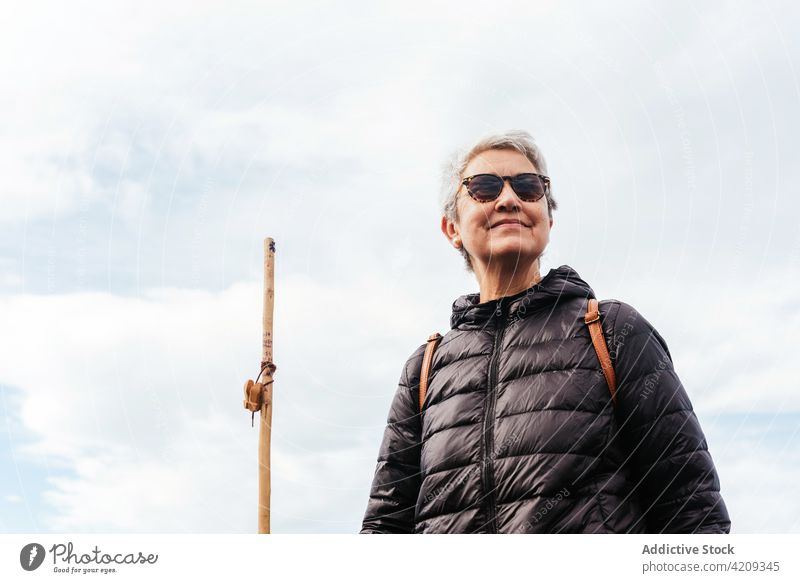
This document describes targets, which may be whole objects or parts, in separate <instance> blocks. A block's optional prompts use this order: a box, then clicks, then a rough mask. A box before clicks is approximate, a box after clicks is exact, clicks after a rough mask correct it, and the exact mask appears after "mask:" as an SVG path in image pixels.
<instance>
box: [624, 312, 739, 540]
mask: <svg viewBox="0 0 800 583" xmlns="http://www.w3.org/2000/svg"><path fill="white" fill-rule="evenodd" d="M617 306H618V309H617V310H616V316H615V317H614V324H613V330H614V332H613V339H612V342H611V345H610V346H609V349H610V350H611V351H612V358H613V359H614V368H615V372H616V378H617V387H618V389H617V390H618V393H617V399H618V403H617V416H618V419H619V422H620V425H621V434H622V439H623V442H624V443H625V444H626V448H627V450H628V452H629V453H630V455H631V458H630V464H631V468H632V470H633V476H632V477H633V480H634V484H636V485H637V486H636V488H637V489H638V496H639V500H640V502H641V504H642V509H643V511H644V512H645V522H646V526H647V530H648V532H656V533H661V532H663V533H728V532H730V527H731V523H730V518H729V516H728V511H727V508H726V506H725V502H724V501H723V499H722V496H721V494H720V481H719V476H718V475H717V471H716V469H715V467H714V462H713V460H712V459H711V454H710V453H709V451H708V445H707V443H706V439H705V435H704V434H703V430H702V429H701V428H700V423H699V422H698V419H697V416H696V415H695V413H694V411H693V409H692V403H691V401H690V400H689V397H688V395H687V394H686V390H685V389H684V387H683V385H682V384H681V381H680V379H679V378H678V375H677V374H676V373H675V370H674V368H673V363H672V357H671V356H670V353H669V349H668V348H667V344H666V342H665V341H664V339H663V338H662V337H661V335H660V334H659V333H658V331H656V330H655V328H653V326H652V325H651V324H650V323H649V322H648V321H647V320H646V319H645V318H644V317H643V316H642V315H641V314H640V313H638V312H637V311H636V310H635V309H634V308H633V307H632V306H630V305H628V304H626V303H624V302H617ZM613 313H614V311H613V309H612V311H610V312H609V315H610V316H611V315H612V314H613Z"/></svg>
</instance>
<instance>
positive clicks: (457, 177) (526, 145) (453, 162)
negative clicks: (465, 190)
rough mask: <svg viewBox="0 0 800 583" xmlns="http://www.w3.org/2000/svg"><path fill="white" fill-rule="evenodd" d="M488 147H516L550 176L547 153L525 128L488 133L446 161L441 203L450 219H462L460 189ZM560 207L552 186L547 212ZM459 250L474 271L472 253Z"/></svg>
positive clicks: (549, 213)
mask: <svg viewBox="0 0 800 583" xmlns="http://www.w3.org/2000/svg"><path fill="white" fill-rule="evenodd" d="M486 150H516V151H517V152H520V153H521V154H523V155H525V157H526V158H528V160H530V161H531V163H532V164H533V165H534V167H535V168H536V171H537V172H538V173H540V174H544V175H547V176H549V174H548V173H547V162H546V161H545V159H544V154H542V151H541V150H540V149H539V146H537V145H536V143H535V142H534V141H533V136H531V135H530V134H529V133H528V132H526V131H525V130H509V131H507V132H502V133H499V134H489V135H486V136H484V137H482V138H481V139H479V140H478V141H477V142H476V143H475V144H474V145H473V146H471V147H469V148H468V149H464V148H461V149H458V150H456V151H455V152H454V153H453V154H452V155H451V156H450V158H449V159H448V160H447V162H445V164H444V167H443V169H442V185H441V192H440V195H439V202H440V205H441V209H442V214H443V215H444V216H445V217H447V220H449V221H451V222H455V221H456V220H457V219H458V212H457V207H456V201H457V199H458V191H459V189H460V188H461V180H462V179H463V176H462V175H463V173H464V170H465V169H466V168H467V166H468V165H469V163H470V162H471V161H472V159H473V158H474V157H475V156H477V155H478V154H480V153H481V152H485V151H486ZM557 208H558V203H557V202H556V199H555V198H553V193H552V185H551V187H550V192H549V193H548V195H547V214H548V215H549V216H550V217H552V216H553V211H554V210H556V209H557ZM459 251H460V252H461V255H462V256H463V257H464V261H465V262H466V267H467V270H468V271H472V262H471V260H470V257H469V253H467V250H466V249H464V246H463V245H462V246H461V247H460V248H459Z"/></svg>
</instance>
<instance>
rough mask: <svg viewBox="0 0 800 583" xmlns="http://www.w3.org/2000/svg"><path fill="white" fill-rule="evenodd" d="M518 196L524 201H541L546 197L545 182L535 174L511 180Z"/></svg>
mask: <svg viewBox="0 0 800 583" xmlns="http://www.w3.org/2000/svg"><path fill="white" fill-rule="evenodd" d="M511 186H512V188H513V189H514V192H516V193H517V196H519V197H520V198H522V199H524V200H531V201H534V200H539V199H540V198H542V197H543V196H544V189H545V184H544V181H543V180H542V179H541V178H539V177H538V176H536V175H535V174H520V175H518V176H515V177H514V178H512V179H511Z"/></svg>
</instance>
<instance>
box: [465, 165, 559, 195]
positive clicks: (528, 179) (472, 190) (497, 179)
mask: <svg viewBox="0 0 800 583" xmlns="http://www.w3.org/2000/svg"><path fill="white" fill-rule="evenodd" d="M506 180H508V181H509V182H510V183H511V188H512V189H513V190H514V192H516V193H517V196H518V197H519V198H520V200H524V201H525V202H536V201H537V200H539V199H540V198H542V197H543V196H544V195H546V194H548V193H549V192H550V179H549V178H548V177H547V176H543V175H541V174H534V173H533V172H528V173H525V174H517V175H516V176H498V175H497V174H475V175H474V176H468V177H467V178H465V179H464V180H462V181H461V184H463V185H464V186H466V187H467V192H468V193H469V195H470V196H471V197H472V198H474V199H475V200H477V201H478V202H491V201H493V200H494V199H496V198H497V197H498V196H500V193H501V192H502V191H503V185H504V184H505V181H506Z"/></svg>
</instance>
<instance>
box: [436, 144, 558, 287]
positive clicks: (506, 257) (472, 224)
mask: <svg viewBox="0 0 800 583" xmlns="http://www.w3.org/2000/svg"><path fill="white" fill-rule="evenodd" d="M525 172H535V173H538V172H539V171H538V170H537V169H536V168H535V167H534V165H533V163H532V162H531V161H530V160H528V158H527V157H526V156H525V155H524V154H522V153H520V152H517V151H516V150H486V151H485V152H481V153H480V154H478V155H477V156H475V157H474V158H473V159H472V160H471V161H470V163H469V164H468V165H467V167H466V168H465V169H464V174H463V176H462V177H461V178H462V179H463V178H465V177H467V176H473V175H475V174H497V175H499V176H515V175H517V174H522V173H525ZM456 207H457V209H458V213H457V214H458V220H457V221H456V222H455V223H451V222H450V221H448V220H447V218H446V217H442V231H443V232H444V234H445V235H446V236H447V238H448V239H449V240H450V242H451V244H453V245H454V246H456V247H459V246H461V245H463V246H464V248H465V249H466V250H467V252H468V253H469V254H470V255H471V256H472V264H473V268H474V269H475V270H476V271H477V270H478V269H481V270H482V271H484V272H485V271H486V268H487V267H488V266H489V263H490V260H491V262H492V263H494V262H500V264H508V265H510V266H517V267H518V268H526V267H527V266H528V265H530V264H531V263H532V262H533V261H535V260H536V259H537V258H538V257H539V256H540V255H541V254H542V252H543V251H544V249H545V247H547V243H548V242H549V241H550V228H551V227H552V226H553V219H551V218H550V217H549V216H548V214H547V198H546V197H544V196H543V197H542V198H540V199H539V200H537V201H536V202H525V201H523V200H520V199H519V197H518V196H517V194H516V193H515V192H514V190H513V189H512V188H511V184H509V182H508V181H506V182H505V184H504V185H503V190H502V192H501V193H500V196H498V197H497V198H496V199H495V200H493V201H491V202H478V201H476V200H475V199H473V198H472V197H471V196H470V195H469V193H467V189H466V187H465V186H463V185H462V186H461V188H460V189H459V191H458V198H457V199H456ZM508 220H511V221H515V222H514V223H510V224H503V225H498V223H499V222H500V221H508ZM476 262H477V263H479V264H480V265H476Z"/></svg>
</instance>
